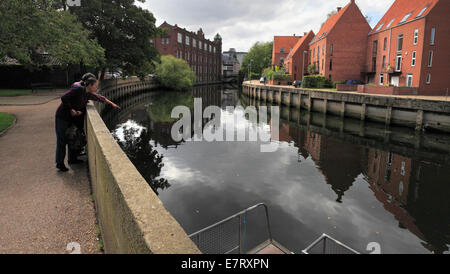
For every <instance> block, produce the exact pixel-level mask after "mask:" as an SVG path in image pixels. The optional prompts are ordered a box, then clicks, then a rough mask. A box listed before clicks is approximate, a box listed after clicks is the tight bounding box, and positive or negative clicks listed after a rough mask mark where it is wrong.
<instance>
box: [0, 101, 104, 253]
mask: <svg viewBox="0 0 450 274" xmlns="http://www.w3.org/2000/svg"><path fill="white" fill-rule="evenodd" d="M20 97H33V98H26V99H23V98H21V100H24V101H26V102H34V103H36V102H44V101H45V100H50V99H49V98H50V97H48V98H47V97H46V96H41V95H39V96H20ZM38 97H44V98H45V99H44V100H43V101H41V99H42V98H38ZM1 99H3V98H1ZM1 99H0V102H1ZM19 101H20V100H19ZM59 103H60V100H58V99H56V100H55V99H52V100H51V101H49V102H47V103H43V104H40V105H29V106H0V112H6V113H10V114H13V115H14V116H15V117H16V118H17V122H16V125H15V126H14V127H13V128H11V129H9V130H8V132H7V133H6V134H4V135H3V136H1V137H0V155H1V156H0V253H44V254H48V253H50V254H64V253H71V252H70V251H67V245H68V244H70V243H72V242H75V243H78V244H79V245H80V248H81V250H80V251H81V253H83V254H86V253H99V251H98V240H97V230H96V216H95V209H94V204H93V202H92V200H91V189H90V183H89V179H88V170H87V164H86V163H85V164H81V165H77V166H75V165H74V166H70V167H69V168H70V171H69V172H67V173H61V172H58V171H57V169H56V168H55V163H54V162H55V160H54V157H55V149H56V134H55V118H54V117H55V112H56V109H57V107H58V105H59ZM76 245H77V244H75V246H76Z"/></svg>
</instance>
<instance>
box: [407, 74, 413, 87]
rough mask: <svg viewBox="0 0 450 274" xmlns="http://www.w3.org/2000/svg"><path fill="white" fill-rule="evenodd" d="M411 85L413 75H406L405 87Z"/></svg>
mask: <svg viewBox="0 0 450 274" xmlns="http://www.w3.org/2000/svg"><path fill="white" fill-rule="evenodd" d="M409 79H410V80H409ZM412 83H413V75H412V73H408V74H406V86H407V87H412Z"/></svg>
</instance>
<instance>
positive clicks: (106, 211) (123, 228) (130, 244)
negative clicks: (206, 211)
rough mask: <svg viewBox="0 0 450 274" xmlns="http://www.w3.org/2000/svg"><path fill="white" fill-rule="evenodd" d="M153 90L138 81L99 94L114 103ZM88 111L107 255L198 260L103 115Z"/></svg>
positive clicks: (105, 87) (106, 85)
mask: <svg viewBox="0 0 450 274" xmlns="http://www.w3.org/2000/svg"><path fill="white" fill-rule="evenodd" d="M151 88H155V85H154V84H152V82H150V81H144V82H141V81H139V80H138V79H128V80H118V81H116V80H110V81H105V82H102V84H101V89H100V93H101V94H103V95H105V96H106V97H108V98H109V99H111V100H113V101H114V99H115V98H118V97H123V96H129V94H132V93H133V92H136V91H139V90H147V89H151ZM96 105H97V107H98V108H97V107H96V106H95V105H94V104H92V103H90V104H89V105H88V107H87V115H86V123H85V127H86V134H87V141H88V145H87V155H88V159H89V173H90V179H91V183H92V188H93V192H94V199H95V205H96V210H97V217H98V220H99V223H100V227H101V230H102V237H103V242H104V248H105V251H106V253H122V254H123V253H153V254H199V253H200V251H199V249H198V248H197V246H196V245H195V244H194V243H193V242H192V241H191V240H190V239H189V237H188V236H187V234H186V233H185V231H184V230H183V229H182V227H181V226H180V224H179V223H178V222H177V221H176V220H175V219H174V218H173V216H172V215H171V214H170V213H169V212H168V211H167V210H166V209H165V208H164V205H163V204H162V202H161V200H160V199H159V198H158V196H157V195H156V194H155V193H154V192H153V190H152V189H151V188H150V186H149V185H148V184H147V182H146V181H145V179H144V178H143V177H142V176H141V175H140V173H139V172H138V171H137V170H136V168H135V167H134V165H133V164H132V163H131V162H130V160H129V159H128V157H127V156H126V154H125V153H124V152H123V151H122V149H121V148H120V146H119V145H118V144H117V142H116V140H115V139H114V138H113V137H112V135H111V134H110V132H109V130H108V129H107V127H106V125H105V123H104V122H103V120H102V118H101V117H100V115H99V110H101V109H102V108H103V107H104V106H103V105H102V104H96Z"/></svg>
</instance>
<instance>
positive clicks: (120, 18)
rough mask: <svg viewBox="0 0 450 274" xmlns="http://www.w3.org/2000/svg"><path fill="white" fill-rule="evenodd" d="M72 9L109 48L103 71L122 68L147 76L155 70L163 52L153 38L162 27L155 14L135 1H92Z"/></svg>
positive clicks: (143, 0)
mask: <svg viewBox="0 0 450 274" xmlns="http://www.w3.org/2000/svg"><path fill="white" fill-rule="evenodd" d="M139 1H140V2H145V0H139ZM69 10H70V11H71V12H73V13H74V14H76V15H77V16H78V19H79V21H80V22H82V23H83V25H84V26H85V27H86V28H87V29H89V30H90V31H91V32H92V34H93V37H95V38H97V40H98V41H99V43H100V45H101V46H102V47H103V48H104V49H105V54H106V63H105V65H104V66H103V67H102V72H103V74H104V72H105V70H106V69H109V70H111V71H112V70H115V69H117V68H121V69H122V72H123V73H124V74H125V75H137V76H139V77H144V76H146V75H148V74H149V73H151V72H152V71H153V70H154V64H155V63H154V62H153V61H155V60H158V56H159V53H158V51H157V50H156V48H155V47H154V46H153V45H152V44H151V42H150V39H152V38H155V37H157V36H158V35H159V30H158V29H157V28H156V26H155V22H156V19H155V17H154V16H153V14H152V13H150V12H149V11H147V10H144V9H142V8H140V7H137V6H136V5H135V0H89V1H83V2H82V5H81V7H70V8H69Z"/></svg>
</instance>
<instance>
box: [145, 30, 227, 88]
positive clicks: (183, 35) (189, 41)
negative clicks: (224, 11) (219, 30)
mask: <svg viewBox="0 0 450 274" xmlns="http://www.w3.org/2000/svg"><path fill="white" fill-rule="evenodd" d="M159 27H160V28H162V29H166V30H167V31H166V33H165V35H163V36H162V37H159V38H156V39H154V40H153V42H154V44H155V47H156V49H157V50H158V51H159V52H160V53H161V55H172V56H174V57H177V58H180V59H183V60H185V61H186V62H187V63H188V64H189V66H190V67H191V68H192V71H194V72H195V75H196V76H197V83H214V82H219V81H221V80H222V79H221V75H222V37H220V35H219V34H217V35H216V36H215V37H214V41H210V40H209V39H206V38H205V34H204V33H203V30H202V29H199V30H198V31H197V32H191V31H188V30H186V29H184V28H183V29H182V28H180V27H178V26H177V25H176V24H175V25H174V26H172V25H170V24H168V23H167V22H164V23H163V24H162V25H161V26H159Z"/></svg>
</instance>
